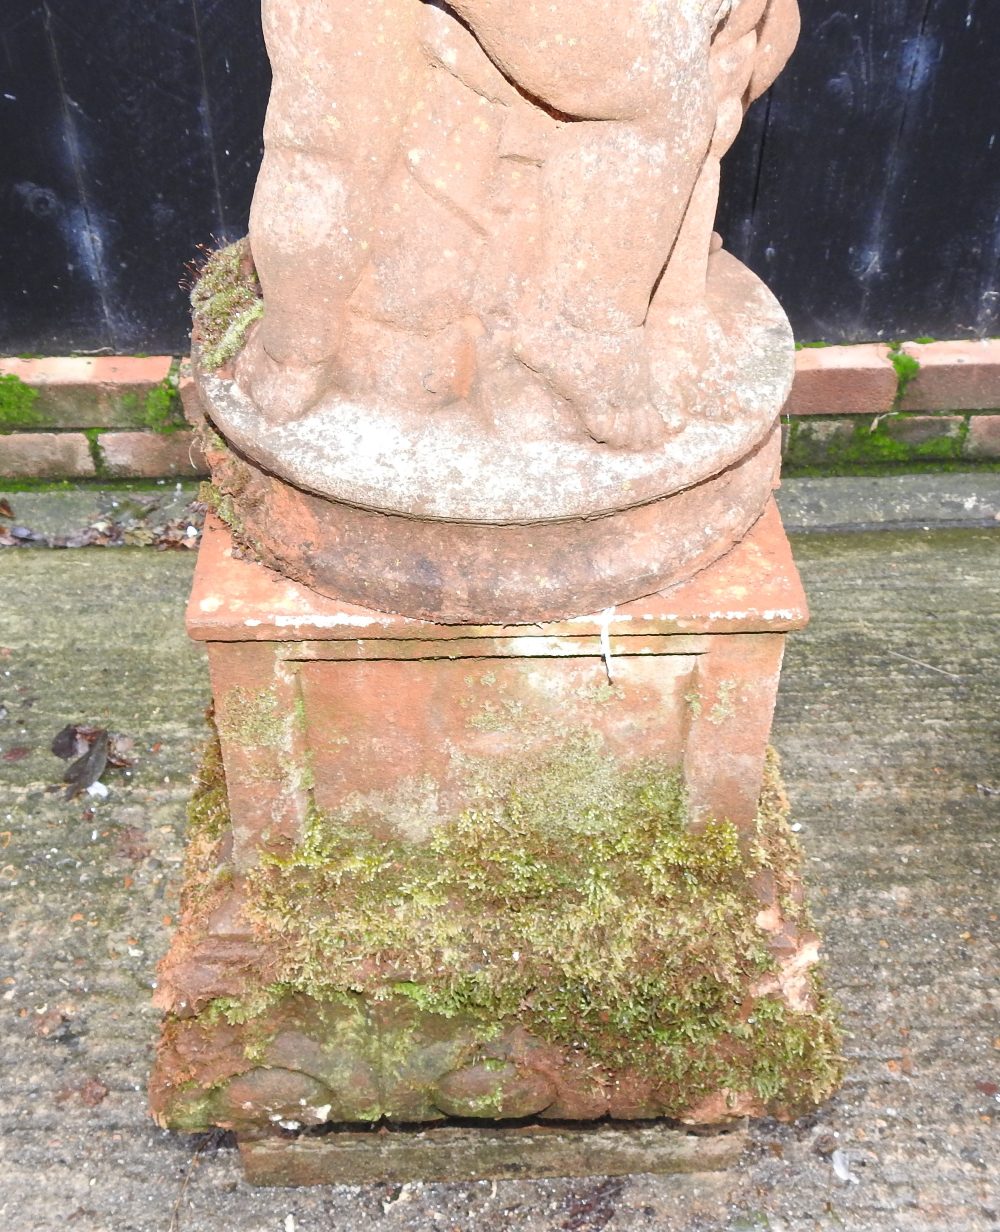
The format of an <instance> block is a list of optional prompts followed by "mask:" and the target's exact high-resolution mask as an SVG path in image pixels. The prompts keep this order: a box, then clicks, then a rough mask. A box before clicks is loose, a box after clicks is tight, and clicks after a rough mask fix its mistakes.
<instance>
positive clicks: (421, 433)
mask: <svg viewBox="0 0 1000 1232" xmlns="http://www.w3.org/2000/svg"><path fill="white" fill-rule="evenodd" d="M685 331H686V333H685ZM646 333H647V345H648V348H649V354H650V357H651V362H652V364H653V368H656V362H654V361H655V360H656V356H657V355H660V356H661V359H662V371H663V372H665V373H667V374H668V376H667V377H665V378H664V379H670V380H673V381H675V382H676V384H677V388H678V389H682V390H684V391H686V393H685V397H686V399H687V413H686V419H685V422H684V425H683V427H682V429H681V430H680V431H679V432H678V433H677V434H676V435H674V436H672V437H670V438H669V439H667V440H666V441H664V442H663V443H662V444H660V445H658V446H655V447H653V448H649V449H644V450H635V451H630V450H623V449H611V448H609V447H608V446H607V445H602V444H600V443H599V442H597V441H595V440H593V439H591V438H590V437H589V436H587V434H586V433H585V432H583V431H582V430H581V428H580V425H579V423H577V422H576V420H575V418H574V417H573V416H569V419H567V414H568V411H567V408H566V406H565V405H563V406H561V408H560V406H558V405H557V403H558V399H555V398H554V396H553V395H551V391H550V392H549V394H547V395H544V396H546V397H549V399H550V401H551V403H552V404H551V406H549V407H548V411H547V412H546V414H549V412H551V414H550V415H549V418H546V415H542V416H541V418H539V415H538V414H537V413H536V412H538V402H537V399H538V397H539V396H540V392H539V387H538V386H537V382H536V383H535V384H531V383H529V384H528V385H524V384H523V383H522V384H521V385H518V384H517V383H516V382H515V384H513V385H507V386H505V385H504V383H503V382H504V380H505V379H506V377H505V375H504V374H505V372H506V369H503V367H502V365H501V367H500V368H493V369H484V371H485V370H488V371H490V372H491V373H492V377H491V381H492V384H490V386H489V388H487V389H485V390H480V391H479V392H478V393H475V394H473V395H471V398H472V400H470V401H469V402H468V403H456V404H454V405H451V406H449V407H447V408H442V409H439V410H437V411H435V412H433V413H431V412H426V413H425V412H422V411H419V410H418V409H417V408H416V407H415V406H414V405H411V404H410V403H408V402H407V400H406V399H405V398H403V397H399V398H396V399H395V400H393V399H391V398H384V399H383V400H382V401H379V399H378V398H376V397H375V396H374V395H372V396H371V397H367V398H363V397H358V398H357V399H356V400H354V401H352V400H351V399H350V398H348V397H347V396H346V395H342V394H339V393H338V392H337V391H336V390H333V391H328V392H327V393H326V394H325V395H324V396H323V398H322V399H321V400H320V401H319V402H318V403H317V404H316V405H315V406H313V407H312V408H311V409H310V410H309V411H308V412H306V413H305V414H303V415H302V416H301V417H300V418H298V419H295V420H292V421H290V422H284V423H275V422H271V420H269V418H268V416H267V414H265V413H264V412H263V411H262V410H261V409H260V408H258V407H257V406H256V405H255V404H254V401H253V400H252V398H251V397H250V396H249V395H248V394H247V393H246V391H245V390H244V389H242V388H241V386H240V385H239V384H238V382H237V381H236V380H234V379H233V377H232V375H231V374H230V375H228V376H227V375H226V374H224V373H221V372H220V373H215V374H213V373H208V372H205V371H203V370H197V381H198V388H199V391H200V394H201V398H202V402H203V406H204V408H205V411H206V413H207V415H208V418H209V420H210V421H211V422H212V424H213V425H214V426H215V427H216V429H217V430H218V431H219V433H220V434H221V436H222V437H223V439H224V441H225V445H226V446H227V447H226V448H219V449H217V450H215V452H214V454H213V453H212V452H211V451H210V462H211V465H212V472H213V476H214V478H215V482H216V484H217V485H218V486H219V488H220V489H222V490H223V491H224V492H227V493H229V494H230V495H232V496H233V497H234V500H235V508H236V513H237V515H238V525H237V526H236V527H235V529H236V532H237V535H238V536H239V537H242V539H243V540H244V542H245V543H246V544H247V546H250V547H252V548H253V550H255V551H256V552H257V553H258V554H259V556H260V558H261V560H262V561H263V562H264V563H265V564H267V565H270V566H272V567H273V568H276V569H279V570H280V571H281V572H283V573H285V574H287V575H288V576H289V577H292V578H294V579H295V580H296V581H299V582H303V583H305V584H306V585H308V586H312V587H313V588H314V589H316V590H318V591H321V592H322V593H324V594H327V595H330V596H332V597H334V598H337V599H340V600H342V601H347V602H350V603H356V604H359V605H361V606H364V607H369V608H374V609H376V610H380V611H386V612H396V613H399V614H400V615H404V616H412V617H418V618H422V619H426V620H432V621H436V622H439V623H445V624H466V623H473V624H526V623H534V622H537V621H545V620H554V619H559V618H561V617H566V616H573V615H583V614H587V613H591V612H595V611H600V610H602V609H604V608H606V607H611V606H612V605H614V604H618V603H626V602H628V601H630V600H632V599H638V598H641V597H642V596H644V595H648V594H652V593H653V592H654V591H657V590H662V589H664V588H665V587H668V586H671V585H674V584H676V583H678V582H680V581H683V580H684V579H685V578H688V577H690V576H691V574H693V573H695V572H697V571H698V570H699V569H703V568H704V567H705V566H706V565H709V564H711V563H712V561H714V560H716V559H717V558H718V557H720V556H722V555H723V554H724V553H725V552H727V551H728V550H729V548H730V547H732V546H733V544H734V543H736V542H737V541H738V540H739V539H740V538H741V537H742V536H743V535H744V534H745V533H746V531H747V530H748V529H749V528H750V526H752V525H753V523H754V522H755V521H756V520H757V518H758V517H759V516H760V514H761V512H762V511H763V509H764V506H765V504H766V503H767V500H768V497H769V496H770V493H771V490H772V488H773V487H774V486H775V484H776V481H777V471H778V464H779V433H778V415H779V413H780V411H781V408H782V406H783V405H784V402H785V399H786V397H787V396H788V391H789V389H790V387H791V379H792V372H793V349H792V336H791V329H790V327H789V325H788V321H787V319H786V318H785V316H784V313H783V312H782V310H781V308H780V306H779V305H778V303H777V301H776V300H775V299H774V297H773V296H772V295H771V293H770V292H769V291H768V290H767V288H766V287H765V286H764V285H763V283H761V282H760V280H759V279H758V278H756V277H755V276H754V275H753V274H752V273H751V272H750V271H749V270H748V269H746V268H745V267H744V266H743V265H741V264H740V263H739V262H738V261H737V260H736V259H735V258H733V257H732V256H730V255H729V254H727V253H724V252H719V253H716V254H715V255H714V256H713V258H712V260H711V262H710V264H709V278H708V288H707V294H706V299H705V303H704V304H703V305H702V306H701V307H700V308H698V309H697V310H695V309H692V310H691V312H690V313H689V314H688V315H687V316H684V315H683V314H681V315H680V316H678V317H676V318H672V319H671V318H667V317H663V316H662V314H661V316H659V317H657V316H655V314H653V312H652V310H651V314H650V318H649V320H648V321H647V325H646ZM681 336H686V337H687V338H688V342H689V343H690V344H691V349H690V351H688V352H683V351H682V352H679V354H680V356H681V358H679V359H678V358H677V357H676V356H675V359H674V361H669V362H668V359H669V354H670V345H671V342H670V340H671V339H674V340H676V339H677V338H680V337H681ZM384 342H385V346H386V347H387V348H391V346H392V345H393V343H392V340H391V339H386V340H384ZM386 353H391V350H387V352H386ZM684 355H687V358H686V359H685V358H684ZM695 355H700V356H701V358H700V359H695ZM664 356H667V357H668V358H667V359H664V358H663V357H664ZM196 359H197V356H196ZM511 363H513V361H511ZM514 366H515V367H518V370H519V371H520V372H521V373H522V375H523V374H524V369H523V367H520V366H518V365H514ZM506 376H507V377H509V376H510V373H509V372H506ZM503 389H506V390H507V394H506V395H505V396H503V397H500V396H499V393H498V391H500V390H503ZM490 391H492V393H493V394H495V395H497V396H496V397H495V398H494V402H495V403H496V405H495V406H493V408H492V412H491V415H492V418H491V419H490V417H489V416H488V417H487V419H489V420H490V422H486V421H485V420H484V418H483V412H484V405H483V399H484V398H485V397H486V394H488V393H490ZM542 392H543V394H544V391H542ZM476 399H478V401H476ZM560 416H561V418H560Z"/></svg>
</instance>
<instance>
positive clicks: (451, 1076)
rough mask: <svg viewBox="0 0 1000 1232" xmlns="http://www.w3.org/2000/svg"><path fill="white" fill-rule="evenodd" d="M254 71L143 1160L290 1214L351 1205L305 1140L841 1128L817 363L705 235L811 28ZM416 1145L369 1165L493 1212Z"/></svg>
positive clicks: (593, 2) (607, 18) (219, 300)
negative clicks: (248, 191) (213, 1139)
mask: <svg viewBox="0 0 1000 1232" xmlns="http://www.w3.org/2000/svg"><path fill="white" fill-rule="evenodd" d="M264 24H265V29H266V33H267V42H268V48H269V51H270V54H271V58H272V61H273V65H274V92H273V95H272V100H271V107H270V110H269V113H268V119H267V127H266V134H265V135H266V156H265V160H264V165H263V168H262V171H261V176H260V180H259V183H258V188H257V194H256V197H255V200H254V205H253V212H252V218H251V228H250V237H249V243H247V242H246V241H241V242H240V243H239V244H237V245H233V246H230V248H228V249H225V250H222V251H220V252H219V253H217V254H215V255H213V257H212V258H210V260H209V261H208V263H207V264H206V266H205V269H204V270H203V272H202V276H201V279H200V281H199V283H198V286H197V287H196V288H195V290H194V293H193V301H194V305H195V309H196V313H195V333H194V348H193V356H194V363H195V373H196V386H197V389H198V391H199V394H200V397H201V400H202V403H203V406H204V409H205V413H206V416H207V418H208V420H209V424H210V428H211V429H214V431H208V432H206V434H205V437H206V446H207V448H206V452H207V455H208V458H209V461H210V464H211V467H212V478H213V485H212V488H211V489H210V495H211V497H212V499H213V500H214V502H215V505H216V508H217V511H218V513H219V514H220V516H221V518H222V519H223V521H226V522H228V524H229V528H230V531H231V532H232V533H231V534H230V533H229V532H227V531H226V530H225V528H223V527H222V526H220V525H219V524H218V523H217V522H212V521H210V522H209V523H208V524H207V531H206V538H205V544H204V546H203V548H202V551H201V553H200V559H199V564H198V575H197V579H196V583H195V587H194V592H193V594H192V599H191V604H190V606H189V609H188V620H189V630H190V632H191V634H192V636H194V637H197V638H199V639H200V640H204V641H205V643H206V645H207V650H208V658H209V664H210V671H211V678H212V688H213V698H214V710H213V714H214V724H215V728H216V734H217V737H218V741H217V743H214V742H213V743H212V744H211V745H210V747H209V750H208V752H207V754H206V758H205V762H204V765H203V768H202V771H201V774H200V776H199V780H198V782H199V786H198V791H197V793H196V796H195V799H194V800H193V802H192V809H191V826H190V836H191V837H190V842H189V852H188V860H187V866H186V867H187V874H186V875H187V890H186V893H185V898H184V911H183V919H182V922H181V925H180V929H179V932H178V935H177V938H176V939H175V941H174V944H173V945H172V947H171V951H170V954H169V956H168V958H167V959H166V960H165V962H164V964H163V965H162V966H161V968H160V974H159V979H158V986H157V1004H158V1005H159V1006H160V1007H161V1008H162V1009H163V1010H164V1011H165V1012H166V1014H167V1018H166V1021H165V1023H164V1029H163V1033H162V1036H161V1045H160V1051H159V1055H158V1060H157V1065H156V1069H155V1071H154V1075H153V1079H152V1083H151V1102H152V1108H153V1111H154V1114H155V1116H156V1118H157V1120H158V1122H159V1123H160V1124H161V1125H165V1126H169V1127H172V1128H175V1129H185V1130H201V1129H206V1128H208V1127H209V1126H211V1125H216V1126H222V1127H225V1128H229V1129H233V1130H235V1131H237V1133H238V1134H239V1135H240V1137H241V1148H242V1149H243V1151H244V1159H245V1160H246V1161H247V1167H248V1172H249V1175H250V1176H251V1177H256V1178H257V1179H260V1178H264V1179H265V1180H266V1181H267V1182H268V1183H270V1182H277V1183H282V1184H285V1183H289V1182H294V1183H298V1182H312V1181H315V1180H317V1179H323V1180H338V1181H340V1180H344V1179H352V1180H357V1179H361V1174H360V1173H352V1174H351V1175H350V1178H348V1177H347V1176H345V1174H344V1173H343V1172H338V1171H336V1169H338V1168H341V1167H342V1166H343V1164H342V1162H341V1154H342V1153H341V1151H340V1145H342V1144H336V1145H334V1146H333V1148H332V1149H331V1150H330V1151H329V1152H328V1153H326V1152H325V1148H324V1146H323V1142H322V1139H321V1138H319V1137H317V1138H310V1137H309V1136H308V1135H303V1137H301V1138H297V1139H295V1140H294V1141H293V1142H290V1141H287V1140H286V1139H285V1138H282V1137H281V1136H280V1135H282V1134H283V1135H286V1136H287V1135H295V1134H301V1133H302V1131H304V1130H306V1129H308V1128H309V1127H313V1126H315V1127H324V1126H327V1125H331V1124H346V1123H355V1124H365V1123H376V1122H379V1121H380V1120H382V1119H385V1120H387V1121H390V1122H394V1123H399V1124H406V1123H410V1124H418V1125H423V1126H425V1127H426V1125H427V1124H430V1123H447V1122H449V1121H451V1120H454V1119H455V1118H472V1119H473V1120H475V1121H477V1122H478V1123H480V1124H489V1123H496V1122H503V1121H505V1120H510V1119H522V1118H535V1117H538V1118H540V1119H542V1120H545V1119H549V1120H551V1121H556V1122H558V1121H571V1120H580V1121H589V1120H597V1119H600V1118H603V1117H606V1116H610V1117H613V1118H615V1119H643V1118H658V1117H663V1116H670V1117H673V1118H677V1119H679V1120H681V1121H683V1122H686V1123H688V1124H692V1125H699V1124H720V1123H724V1122H726V1121H732V1120H734V1119H737V1118H740V1117H743V1116H747V1115H754V1116H760V1115H764V1114H768V1115H775V1116H779V1117H786V1118H787V1117H791V1116H794V1115H796V1114H797V1113H798V1112H799V1111H801V1110H804V1109H806V1108H810V1107H813V1106H815V1104H816V1103H817V1102H818V1101H819V1100H821V1099H823V1098H825V1097H826V1095H827V1094H828V1093H829V1092H830V1090H831V1089H832V1088H833V1087H834V1085H835V1084H836V1082H837V1081H838V1078H839V1075H840V1059H839V1039H838V1036H837V1031H836V1027H835V1025H834V1023H833V1021H832V1018H831V1015H830V1011H829V1009H828V1006H827V1003H826V1001H825V999H824V997H823V993H822V985H821V983H820V982H819V980H818V977H817V973H816V970H815V965H816V961H817V954H818V938H817V937H816V934H815V933H814V932H813V930H812V925H811V922H810V920H809V917H808V913H807V912H806V910H805V907H804V903H803V897H802V888H801V885H800V882H799V875H798V860H799V857H798V855H797V850H796V848H795V845H794V842H793V840H792V836H791V833H790V832H789V829H788V825H787V820H786V811H787V802H786V801H785V798H784V793H783V789H782V788H781V783H780V776H779V775H778V769H777V762H776V760H775V759H774V758H773V757H772V756H771V755H770V754H769V753H768V751H767V738H768V732H769V730H770V723H771V716H772V712H773V707H774V700H775V696H776V692H777V687H778V677H779V673H780V664H781V656H782V654H783V651H784V638H785V633H786V632H788V631H789V630H791V629H794V628H798V627H801V625H802V624H803V623H804V621H805V620H806V606H805V599H804V596H803V595H802V593H801V588H800V586H799V583H798V579H797V575H796V573H795V568H794V564H793V562H792V559H791V555H790V551H789V548H788V544H787V540H786V539H785V538H784V535H783V532H782V529H781V525H780V518H779V515H778V512H777V509H776V508H775V506H774V503H773V501H772V499H771V493H772V489H773V487H774V486H775V483H776V481H777V475H778V465H779V453H780V450H779V445H780V435H779V415H780V411H781V409H782V406H783V404H784V402H785V398H786V396H787V394H788V391H789V388H790V385H791V378H792V371H793V347H792V336H791V330H790V328H789V326H788V322H787V320H786V319H785V317H784V314H783V313H782V311H781V309H780V307H779V305H778V304H777V303H776V301H775V300H774V298H773V297H772V296H771V294H770V293H769V292H768V291H767V289H766V288H765V287H764V286H763V285H762V284H761V283H760V281H759V280H758V279H757V278H755V277H754V275H753V274H752V273H751V272H750V271H749V270H747V269H745V268H744V267H743V266H742V265H741V264H740V263H739V262H738V261H737V260H735V258H733V257H732V256H731V255H729V254H727V253H726V252H725V251H724V250H723V248H722V245H721V242H720V240H719V238H718V236H716V235H714V233H713V230H712V228H713V225H714V217H715V211H716V204H717V198H718V188H719V162H720V159H721V157H722V155H723V154H724V153H725V151H726V150H727V149H728V148H729V146H730V144H731V143H732V141H733V139H734V137H735V135H736V133H737V131H738V129H739V126H740V123H741V121H742V118H743V113H744V109H745V107H746V106H747V105H748V103H749V101H750V100H752V99H753V98H754V97H755V96H756V95H758V94H759V93H760V92H761V91H762V90H764V89H765V88H766V87H767V86H768V85H769V84H770V82H771V81H772V80H773V78H774V77H775V76H776V74H777V72H778V71H779V69H780V68H781V66H782V64H783V63H784V61H785V59H786V58H787V56H788V54H789V53H790V51H791V48H792V45H793V43H794V41H795V38H796V35H797V32H798V12H797V8H796V3H795V0H451V2H450V3H445V2H444V0H353V2H352V3H347V0H340V2H339V3H338V2H337V0H264ZM262 565H266V566H269V568H263V567H261V566H262ZM275 571H277V572H275ZM282 575H283V576H282ZM317 592H319V593H317ZM588 614H589V615H588ZM428 1135H430V1136H428ZM413 1137H414V1139H416V1138H419V1139H420V1142H421V1144H422V1145H421V1146H420V1147H419V1150H420V1151H424V1150H425V1148H426V1151H427V1152H429V1153H428V1154H424V1155H421V1156H420V1159H422V1160H423V1161H424V1162H416V1163H415V1162H414V1160H415V1159H416V1158H417V1157H416V1156H413V1155H408V1159H407V1161H405V1162H403V1163H395V1164H392V1165H391V1166H390V1164H389V1162H388V1160H382V1159H379V1158H376V1156H378V1155H379V1153H380V1152H381V1150H382V1146H381V1145H376V1146H375V1147H374V1148H372V1149H369V1148H368V1147H367V1146H366V1147H365V1148H364V1149H362V1150H359V1151H358V1153H357V1156H353V1155H352V1158H361V1157H362V1156H364V1157H366V1159H367V1162H366V1163H364V1165H363V1166H364V1167H371V1168H374V1169H376V1170H378V1169H388V1171H378V1176H379V1178H380V1179H386V1177H387V1176H391V1177H392V1178H393V1179H396V1178H397V1177H398V1178H402V1179H409V1178H410V1177H411V1176H412V1175H426V1176H428V1177H430V1176H443V1175H463V1176H467V1175H469V1173H468V1168H469V1167H472V1169H473V1171H472V1175H476V1176H492V1175H494V1172H492V1171H489V1170H488V1168H491V1167H494V1166H495V1165H493V1164H489V1165H487V1164H484V1163H483V1162H482V1161H481V1160H478V1159H477V1161H475V1162H474V1163H473V1164H471V1165H470V1164H467V1163H465V1162H463V1163H455V1162H454V1161H452V1160H450V1159H449V1160H447V1161H446V1162H445V1163H444V1164H442V1163H441V1162H440V1161H441V1159H442V1155H441V1154H435V1153H441V1152H446V1151H449V1150H450V1149H451V1148H449V1147H448V1145H447V1144H448V1143H449V1142H452V1141H453V1139H451V1138H449V1137H444V1138H442V1137H438V1138H436V1139H433V1135H432V1134H430V1131H427V1133H425V1131H424V1130H421V1133H420V1134H419V1135H414V1136H413ZM516 1137H517V1135H515V1138H516ZM389 1138H391V1135H390V1136H387V1140H388V1139H389ZM373 1140H374V1139H371V1138H370V1139H368V1140H367V1141H368V1142H372V1141H373ZM517 1140H518V1141H519V1142H520V1146H517V1145H516V1144H515V1149H516V1150H518V1151H519V1152H521V1154H519V1155H518V1160H522V1159H523V1161H524V1162H523V1164H522V1163H521V1162H518V1163H517V1164H516V1165H514V1166H516V1167H518V1168H520V1167H522V1166H523V1167H524V1168H526V1169H529V1170H530V1169H531V1168H539V1167H540V1165H539V1163H538V1161H537V1158H536V1157H535V1156H534V1155H533V1153H532V1151H533V1148H525V1147H524V1140H523V1139H519V1138H518V1139H517ZM379 1141H381V1139H379ZM505 1141H506V1140H505ZM331 1143H333V1139H331ZM327 1145H330V1144H327ZM480 1146H481V1143H477V1145H476V1147H475V1148H474V1149H475V1150H476V1151H478V1150H479V1149H480ZM414 1149H416V1148H414V1147H413V1146H412V1144H411V1143H409V1142H408V1143H407V1146H406V1151H407V1152H408V1153H409V1152H411V1151H412V1150H414ZM504 1149H505V1150H506V1149H508V1148H507V1147H506V1146H505V1147H504ZM567 1149H568V1152H569V1154H570V1155H572V1156H573V1158H574V1159H576V1160H577V1162H574V1163H571V1164H570V1165H569V1166H571V1167H579V1166H580V1162H579V1161H580V1160H585V1161H586V1163H585V1166H586V1167H588V1168H589V1167H591V1164H590V1162H589V1161H590V1160H591V1159H593V1158H595V1157H594V1156H592V1155H590V1154H588V1153H587V1152H586V1151H584V1152H581V1151H578V1150H577V1144H576V1142H574V1143H573V1145H572V1146H571V1147H569V1148H567ZM589 1149H590V1148H588V1151H589ZM615 1149H616V1150H617V1149H618V1145H616V1147H615ZM279 1156H280V1157H281V1158H280V1159H279ZM321 1158H327V1159H328V1160H329V1161H332V1162H331V1163H330V1165H329V1166H330V1168H331V1169H333V1171H325V1172H322V1174H320V1173H319V1172H317V1171H316V1170H315V1168H316V1166H318V1165H317V1162H316V1161H318V1160H320V1159H321ZM255 1160H256V1163H255V1162H254V1161H255ZM428 1164H429V1166H430V1167H431V1169H432V1170H431V1172H430V1173H426V1172H424V1171H423V1169H425V1168H426V1167H427V1166H428ZM272 1165H273V1166H272ZM559 1166H560V1167H563V1166H564V1165H563V1163H562V1162H560V1164H559ZM616 1166H619V1165H617V1164H616ZM505 1167H507V1165H505ZM310 1169H312V1170H310ZM442 1169H443V1170H442ZM483 1169H487V1170H483ZM452 1170H454V1171H452ZM598 1171H600V1166H599V1165H598ZM365 1175H367V1174H365ZM373 1175H374V1174H373Z"/></svg>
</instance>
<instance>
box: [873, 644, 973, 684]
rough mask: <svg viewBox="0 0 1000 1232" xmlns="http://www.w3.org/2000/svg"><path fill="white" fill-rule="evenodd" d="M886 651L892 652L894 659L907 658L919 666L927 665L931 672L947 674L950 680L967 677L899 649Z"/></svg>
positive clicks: (940, 674)
mask: <svg viewBox="0 0 1000 1232" xmlns="http://www.w3.org/2000/svg"><path fill="white" fill-rule="evenodd" d="M886 653H887V654H891V655H892V657H893V658H894V659H905V660H906V662H907V663H915V664H916V665H917V667H926V668H927V670H928V671H929V672H937V674H938V675H939V676H947V677H948V679H949V680H957V681H959V682H961V681H962V680H964V679H965V677H964V676H956V675H955V673H954V672H946V671H945V670H944V668H943V667H935V666H934V664H933V663H925V662H924V661H923V659H914V658H913V657H912V656H911V655H905V654H900V653H899V651H898V650H889V651H886Z"/></svg>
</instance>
